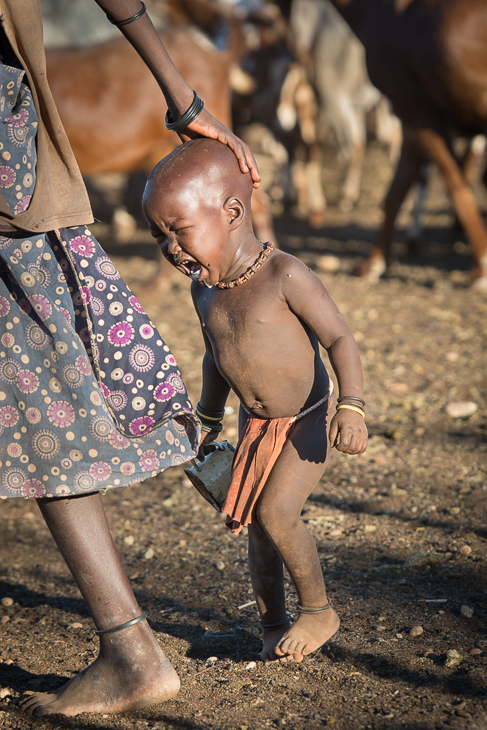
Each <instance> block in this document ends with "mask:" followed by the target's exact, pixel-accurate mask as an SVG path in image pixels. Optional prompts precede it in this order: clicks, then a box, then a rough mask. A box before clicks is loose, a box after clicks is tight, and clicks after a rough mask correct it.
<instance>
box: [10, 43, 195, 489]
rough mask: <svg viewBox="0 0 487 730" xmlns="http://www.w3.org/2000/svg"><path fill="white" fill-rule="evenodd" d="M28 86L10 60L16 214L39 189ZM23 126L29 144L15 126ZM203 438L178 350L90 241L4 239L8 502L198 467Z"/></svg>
mask: <svg viewBox="0 0 487 730" xmlns="http://www.w3.org/2000/svg"><path fill="white" fill-rule="evenodd" d="M2 53H3V46H2ZM3 55H4V57H5V54H3ZM14 72H15V73H14ZM22 78H23V71H20V72H19V70H18V69H16V68H15V66H6V65H4V64H2V63H0V159H1V160H3V161H5V160H6V161H8V167H9V170H11V171H13V172H12V173H8V172H5V170H4V173H3V174H4V177H3V178H2V168H1V167H0V189H1V190H2V192H4V194H5V195H6V199H7V202H8V204H9V206H10V207H11V208H12V206H13V207H14V208H15V206H16V205H18V204H19V203H20V202H21V200H23V199H24V198H27V197H29V196H30V195H32V191H33V186H34V184H35V139H34V138H33V137H32V136H31V132H32V130H35V128H36V121H37V118H36V115H35V109H34V107H33V106H32V99H31V97H30V92H29V90H28V87H26V86H25V84H24V83H23V81H22ZM12 82H13V85H12ZM10 90H13V92H14V93H13V94H12V95H9V93H8V92H9V91H10ZM10 96H12V97H15V98H12V99H10ZM23 110H26V111H27V115H25V114H23V113H22V111H23ZM12 120H13V121H12ZM16 121H19V124H18V125H17V127H15V124H16ZM24 122H25V124H24V127H26V128H28V129H27V131H26V134H25V138H26V140H27V141H26V143H25V145H21V144H20V143H16V142H15V141H14V140H15V139H17V142H19V141H20V140H21V139H22V135H18V134H17V136H16V135H15V133H13V132H12V128H15V129H19V128H20V127H22V123H24ZM29 140H30V142H29ZM29 150H30V152H29ZM27 165H30V167H28V168H27V169H28V170H29V172H25V166H27ZM22 166H24V167H22ZM5 167H6V166H5V165H4V168H5ZM10 174H15V181H14V182H15V185H14V183H12V184H11V185H8V184H7V183H8V182H9V181H10V179H11V178H10V177H9V175H10ZM29 174H30V175H31V176H32V184H30V185H27V183H28V182H30V178H28V177H27V176H28V175H29ZM26 178H27V179H26ZM22 185H24V187H22ZM19 186H20V188H19ZM27 191H29V192H28V194H27ZM19 194H21V197H19ZM16 201H17V202H16ZM29 201H30V197H29ZM29 201H27V202H26V203H25V202H24V205H28V202H29ZM198 437H199V426H198V421H197V419H196V417H195V416H194V414H193V411H192V408H191V403H190V402H189V400H188V397H187V393H186V389H185V386H184V384H183V381H182V378H181V375H180V373H179V370H178V368H177V365H176V362H175V360H174V358H173V356H172V355H171V353H170V351H169V348H168V346H167V345H166V344H165V342H164V341H163V340H162V338H161V336H160V335H159V333H158V332H157V330H156V328H155V327H154V325H153V324H152V322H151V321H150V320H149V318H148V317H147V315H146V314H145V312H144V310H143V308H142V306H141V305H140V303H139V301H138V300H137V298H136V297H135V296H134V295H133V294H132V292H131V291H130V289H128V287H127V286H126V285H125V283H124V282H123V280H122V279H121V277H120V274H119V273H118V271H117V269H116V267H115V266H114V264H113V263H112V261H111V260H110V259H109V258H108V257H107V256H106V255H105V253H104V251H103V250H102V249H101V247H100V245H99V244H98V242H97V241H96V239H95V238H94V237H93V235H92V234H91V232H90V231H89V230H88V229H87V228H86V227H84V226H82V227H78V228H69V229H66V228H65V229H61V230H59V231H51V232H49V233H43V234H31V233H29V232H28V231H17V232H16V233H15V234H13V235H11V236H9V237H0V498H1V499H6V498H26V497H43V496H48V495H51V496H54V495H67V494H80V493H87V492H92V491H97V490H100V489H111V488H115V487H120V486H124V485H127V484H132V483H133V482H137V481H141V480H142V479H145V478H147V477H149V476H155V474H157V473H158V472H160V471H162V470H163V469H165V468H166V467H168V466H172V465H175V464H180V463H183V462H185V461H187V460H188V459H190V458H192V457H193V456H194V450H195V448H196V445H197V442H198Z"/></svg>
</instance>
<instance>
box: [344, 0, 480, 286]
mask: <svg viewBox="0 0 487 730" xmlns="http://www.w3.org/2000/svg"><path fill="white" fill-rule="evenodd" d="M332 2H333V4H334V5H335V7H336V8H337V9H338V10H339V12H340V13H341V14H342V15H343V17H344V18H345V20H346V21H347V22H348V23H349V25H350V27H351V28H352V30H353V31H354V32H355V33H356V35H357V36H358V38H359V39H360V40H361V41H362V43H363V45H364V47H365V51H366V60H367V69H368V73H369V77H370V79H371V81H372V83H373V84H374V85H375V86H376V87H377V88H378V89H380V90H381V91H382V92H383V93H384V94H385V95H386V96H387V97H388V98H389V99H390V101H391V103H392V107H393V110H394V112H395V113H396V114H397V116H398V117H399V118H400V120H401V122H402V125H403V144H402V149H401V156H400V159H399V163H398V166H397V169H396V173H395V175H394V179H393V181H392V183H391V186H390V188H389V191H388V193H387V196H386V199H385V204H384V208H385V219H384V223H383V226H382V229H381V231H380V233H379V236H378V239H377V241H376V244H375V246H374V248H373V249H372V252H371V253H370V255H369V257H368V259H367V260H366V261H365V262H364V263H363V265H362V266H361V268H360V272H359V273H361V274H362V275H366V276H368V277H370V278H378V277H379V276H381V275H382V274H383V273H385V272H386V271H387V267H388V266H389V264H390V262H391V245H392V238H393V234H394V222H395V219H396V216H397V214H398V212H399V209H400V207H401V204H402V202H403V200H404V198H405V196H406V194H407V192H408V190H409V188H410V187H411V185H412V184H413V183H414V182H415V181H416V180H417V179H418V177H419V176H420V171H421V168H422V166H423V165H424V163H425V162H426V161H428V160H431V161H433V162H435V163H436V164H437V165H438V167H439V169H440V171H441V173H442V175H443V177H444V179H445V182H446V185H447V188H448V191H449V193H450V196H451V198H452V203H453V207H454V210H455V213H456V215H457V218H458V220H459V221H460V223H461V225H462V226H463V228H464V230H465V233H466V235H467V238H468V240H469V242H470V243H471V246H472V249H473V262H472V268H471V273H472V279H473V281H474V283H475V284H476V286H478V287H481V288H487V228H486V226H485V224H484V222H483V220H482V217H481V215H480V212H479V209H478V206H477V203H476V201H475V197H474V195H473V192H472V190H471V189H470V187H469V185H468V181H467V178H466V176H465V174H464V172H463V170H462V166H461V164H460V162H459V161H458V160H457V159H456V157H455V154H454V150H453V141H454V138H455V137H456V136H464V137H466V138H468V139H472V138H473V137H474V136H476V135H478V134H485V132H486V131H487V71H486V68H487V5H486V3H485V0H332Z"/></svg>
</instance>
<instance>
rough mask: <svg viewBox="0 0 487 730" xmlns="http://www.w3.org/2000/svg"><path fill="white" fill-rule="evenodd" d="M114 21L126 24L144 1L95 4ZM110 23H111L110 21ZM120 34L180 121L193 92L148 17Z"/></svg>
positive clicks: (110, 0)
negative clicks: (132, 48) (142, 62)
mask: <svg viewBox="0 0 487 730" xmlns="http://www.w3.org/2000/svg"><path fill="white" fill-rule="evenodd" d="M95 2H96V3H97V5H99V6H100V8H101V9H102V10H103V11H104V12H105V13H106V14H107V15H109V16H110V18H112V19H113V20H117V21H119V20H125V19H126V18H129V17H131V16H133V15H135V14H136V13H138V12H139V11H140V10H141V8H142V3H141V0H95ZM107 23H108V20H107ZM120 31H121V32H122V33H123V34H124V36H125V37H126V38H127V40H128V41H129V42H130V43H131V44H132V46H133V47H134V48H135V50H136V51H137V53H138V54H139V56H140V57H141V58H142V60H143V61H144V62H145V63H146V65H147V66H148V67H149V69H150V70H151V72H152V74H153V75H154V78H155V79H156V81H157V83H158V84H159V86H160V88H161V91H162V93H163V94H164V97H165V99H166V103H167V105H168V107H169V111H170V112H171V116H172V117H173V118H177V117H179V116H180V115H181V114H182V113H184V112H185V111H186V109H187V108H188V107H189V106H190V105H191V102H192V101H193V90H192V89H191V87H190V86H189V84H188V83H187V82H186V81H185V80H184V78H183V77H182V76H181V74H180V73H179V71H178V70H177V68H176V66H175V65H174V63H173V62H172V61H171V58H170V57H169V55H168V53H167V51H166V49H165V47H164V44H163V43H162V41H161V39H160V37H159V34H158V33H157V31H156V29H155V28H154V26H153V24H152V21H151V19H150V17H149V15H148V14H147V13H144V15H142V16H141V17H140V18H138V19H137V20H135V21H134V22H133V23H129V24H128V25H123V26H122V27H121V28H120Z"/></svg>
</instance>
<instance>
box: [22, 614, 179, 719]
mask: <svg viewBox="0 0 487 730" xmlns="http://www.w3.org/2000/svg"><path fill="white" fill-rule="evenodd" d="M179 686H180V682H179V677H178V675H177V674H176V671H175V670H174V668H173V667H172V666H171V664H170V662H169V660H168V659H167V657H166V656H165V655H164V654H163V652H162V651H161V649H160V648H159V645H158V643H157V641H156V639H155V637H154V636H153V634H152V632H151V630H150V628H149V626H148V624H147V623H146V622H145V621H144V622H143V624H138V625H136V626H133V627H130V628H128V629H124V631H122V632H120V633H117V634H112V635H110V636H102V637H101V641H100V654H99V656H98V657H97V659H96V660H95V661H94V662H93V664H90V666H89V667H87V668H86V669H84V670H83V671H82V672H80V673H79V674H77V675H76V677H73V679H71V680H70V681H69V682H68V683H67V684H65V685H63V686H62V687H60V688H59V689H57V690H55V691H54V692H50V693H47V692H34V693H25V695H24V697H23V699H22V702H21V705H20V706H21V708H22V709H23V710H24V711H25V712H27V714H28V715H35V716H40V715H53V714H56V713H59V714H61V715H66V716H68V717H72V716H74V715H79V714H80V713H81V712H126V711H129V710H138V709H140V708H142V707H149V706H150V705H154V704H157V703H159V702H164V701H165V700H169V699H171V698H172V697H174V696H175V695H176V694H177V693H178V691H179Z"/></svg>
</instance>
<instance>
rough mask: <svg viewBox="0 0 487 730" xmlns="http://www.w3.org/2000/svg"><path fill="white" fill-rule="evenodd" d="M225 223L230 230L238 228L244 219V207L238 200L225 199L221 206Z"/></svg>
mask: <svg viewBox="0 0 487 730" xmlns="http://www.w3.org/2000/svg"><path fill="white" fill-rule="evenodd" d="M223 210H224V211H225V213H226V216H227V221H228V223H229V225H230V227H231V228H232V229H235V228H238V227H239V225H240V224H241V223H242V222H243V219H244V217H245V206H244V204H243V203H242V201H241V200H240V198H227V200H226V201H225V203H224V204H223Z"/></svg>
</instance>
